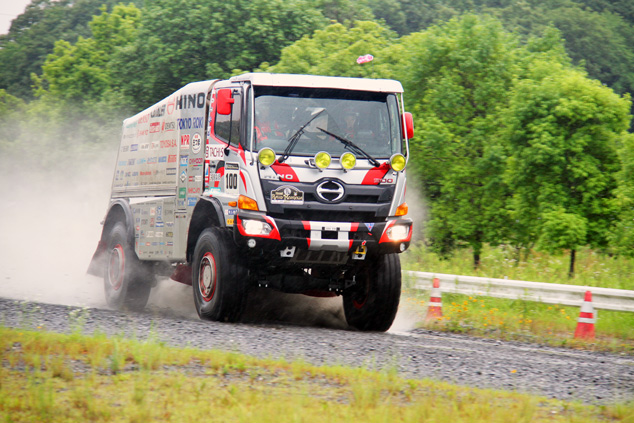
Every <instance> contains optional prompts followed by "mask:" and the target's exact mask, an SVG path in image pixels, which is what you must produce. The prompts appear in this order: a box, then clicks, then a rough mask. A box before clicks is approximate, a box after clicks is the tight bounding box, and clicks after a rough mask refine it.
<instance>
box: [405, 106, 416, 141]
mask: <svg viewBox="0 0 634 423" xmlns="http://www.w3.org/2000/svg"><path fill="white" fill-rule="evenodd" d="M403 117H404V118H405V128H403V133H404V134H407V139H410V138H413V137H414V117H413V116H412V114H411V113H410V112H405V113H404V114H403Z"/></svg>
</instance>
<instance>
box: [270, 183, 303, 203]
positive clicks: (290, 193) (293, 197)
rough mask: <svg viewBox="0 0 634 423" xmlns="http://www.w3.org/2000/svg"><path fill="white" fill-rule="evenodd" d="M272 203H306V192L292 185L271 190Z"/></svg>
mask: <svg viewBox="0 0 634 423" xmlns="http://www.w3.org/2000/svg"><path fill="white" fill-rule="evenodd" d="M271 204H304V193H303V192H302V191H300V190H299V189H297V188H296V187H294V186H292V185H282V186H281V187H279V188H277V189H274V190H273V191H271Z"/></svg>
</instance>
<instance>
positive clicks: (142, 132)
mask: <svg viewBox="0 0 634 423" xmlns="http://www.w3.org/2000/svg"><path fill="white" fill-rule="evenodd" d="M148 134H149V132H148V130H147V129H143V130H138V131H137V132H136V137H137V138H140V137H145V136H147V135H148Z"/></svg>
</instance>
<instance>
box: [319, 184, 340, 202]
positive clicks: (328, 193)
mask: <svg viewBox="0 0 634 423" xmlns="http://www.w3.org/2000/svg"><path fill="white" fill-rule="evenodd" d="M316 191H317V196H318V197H319V198H321V199H322V200H324V201H325V202H327V203H335V202H337V201H339V200H341V199H342V198H343V194H344V192H345V190H344V189H343V185H341V184H340V183H339V182H335V181H324V182H322V183H321V184H319V185H317V190H316Z"/></svg>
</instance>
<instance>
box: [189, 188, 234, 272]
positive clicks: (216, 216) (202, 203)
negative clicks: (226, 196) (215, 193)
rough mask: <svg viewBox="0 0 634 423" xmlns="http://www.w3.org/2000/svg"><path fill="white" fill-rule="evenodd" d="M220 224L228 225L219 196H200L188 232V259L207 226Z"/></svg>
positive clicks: (222, 225)
mask: <svg viewBox="0 0 634 423" xmlns="http://www.w3.org/2000/svg"><path fill="white" fill-rule="evenodd" d="M212 226H218V227H221V228H224V227H226V224H225V218H224V213H223V209H222V204H221V203H220V201H219V200H218V199H217V198H213V197H211V198H210V197H200V198H199V199H198V203H196V206H195V207H194V211H193V212H192V218H191V220H190V222H189V228H188V232H187V251H186V257H187V261H188V262H190V261H191V256H192V254H193V253H194V248H195V247H196V241H197V240H198V236H199V235H200V234H201V232H202V231H204V230H205V229H206V228H209V227H212Z"/></svg>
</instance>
